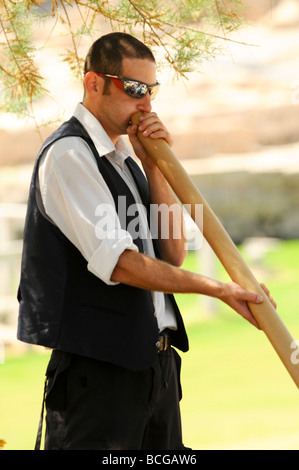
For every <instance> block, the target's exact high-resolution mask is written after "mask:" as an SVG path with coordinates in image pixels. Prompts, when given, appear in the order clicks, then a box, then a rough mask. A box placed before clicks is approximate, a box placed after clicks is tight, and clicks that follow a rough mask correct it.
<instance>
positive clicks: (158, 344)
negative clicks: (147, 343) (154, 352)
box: [156, 341, 161, 349]
mask: <svg viewBox="0 0 299 470" xmlns="http://www.w3.org/2000/svg"><path fill="white" fill-rule="evenodd" d="M160 345H161V343H160V341H157V342H156V348H157V349H159V347H160Z"/></svg>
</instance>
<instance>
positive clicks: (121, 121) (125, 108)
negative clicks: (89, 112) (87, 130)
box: [98, 59, 156, 136]
mask: <svg viewBox="0 0 299 470" xmlns="http://www.w3.org/2000/svg"><path fill="white" fill-rule="evenodd" d="M121 76H123V77H126V78H132V79H133V80H138V81H140V82H144V83H146V84H148V85H153V84H155V83H156V65H155V63H154V62H153V61H151V60H148V59H124V60H123V64H122V73H121ZM102 80H103V79H102ZM151 110H152V105H151V99H150V95H149V93H147V94H146V96H144V97H143V98H141V99H136V98H132V97H131V96H129V95H127V94H126V93H125V92H124V91H123V90H121V89H119V88H118V87H117V86H115V84H114V83H113V82H112V81H111V84H110V88H109V94H108V95H101V96H100V97H99V100H98V113H99V120H100V122H101V123H102V125H103V126H104V128H105V130H106V132H107V133H108V135H109V134H111V135H110V136H112V135H113V136H116V135H118V136H119V135H122V134H126V133H127V127H128V125H129V122H130V119H131V116H132V114H134V113H136V112H138V111H142V112H146V113H149V112H151Z"/></svg>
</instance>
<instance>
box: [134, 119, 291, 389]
mask: <svg viewBox="0 0 299 470" xmlns="http://www.w3.org/2000/svg"><path fill="white" fill-rule="evenodd" d="M141 114H142V113H136V114H134V115H133V116H132V117H131V121H132V123H133V124H137V125H138V124H139V117H140V115H141ZM137 135H138V138H139V140H140V141H141V143H142V144H143V146H144V147H145V149H146V150H147V152H148V153H149V155H150V156H151V158H152V159H153V161H154V162H155V163H156V165H157V166H158V168H159V169H160V171H161V173H162V174H163V175H164V177H165V179H166V180H167V181H168V183H169V185H170V186H171V188H172V189H173V191H174V192H175V193H176V195H177V197H178V198H179V200H180V201H181V203H182V204H186V207H191V211H190V215H191V217H192V218H193V220H194V221H195V223H196V217H195V214H196V211H195V207H196V204H202V205H203V235H204V237H205V239H206V240H207V242H208V243H209V245H210V246H211V248H212V249H213V251H214V253H215V254H216V256H217V257H218V259H219V260H220V262H221V263H222V265H223V267H224V268H225V270H226V271H227V273H228V275H229V276H230V278H231V280H232V281H234V282H235V283H237V284H238V285H239V286H241V287H242V288H243V289H245V290H246V291H248V292H255V293H256V294H259V295H261V296H263V298H264V301H263V302H262V303H261V304H249V308H250V310H251V312H252V314H253V316H254V317H255V319H256V320H257V322H258V324H259V326H260V327H261V329H262V330H263V331H264V333H265V334H266V336H267V337H268V339H269V341H270V342H271V344H272V346H273V348H274V349H275V351H276V352H277V354H278V356H279V357H280V359H281V361H282V363H283V364H284V366H285V368H286V369H287V371H288V372H289V374H290V376H291V377H292V379H293V380H294V382H295V384H296V385H297V387H298V388H299V363H298V364H297V363H294V362H295V361H293V362H292V353H293V352H294V344H295V342H294V339H293V338H292V336H291V334H290V333H289V331H288V330H287V328H286V326H285V325H284V323H283V322H282V320H281V318H280V317H279V315H278V314H277V312H276V310H275V308H274V307H273V305H272V304H271V302H270V300H269V299H268V297H267V296H266V295H265V293H264V291H263V289H262V288H261V286H260V284H259V282H258V281H257V280H256V279H255V277H254V275H253V274H252V272H251V271H250V269H249V267H248V266H247V264H246V263H245V261H244V260H243V258H242V256H241V254H240V252H239V250H238V249H237V247H236V246H235V244H234V242H233V241H232V239H231V238H230V236H229V235H228V233H227V232H226V230H225V229H224V227H223V226H222V224H221V222H220V221H219V219H218V218H217V217H216V215H215V214H214V212H213V210H212V209H211V207H210V206H209V204H208V203H207V201H206V200H205V198H204V197H203V196H202V194H201V193H200V191H199V190H198V188H197V186H195V184H194V183H193V181H192V180H191V178H190V177H189V175H188V174H187V173H186V171H185V169H184V168H183V166H182V165H181V163H180V162H179V161H178V159H177V158H176V156H175V154H174V153H173V151H172V150H171V148H170V147H169V145H168V144H167V142H166V141H165V140H164V139H152V138H150V137H145V136H143V135H142V133H141V132H138V133H137ZM199 228H200V229H202V227H199ZM296 362H297V361H296Z"/></svg>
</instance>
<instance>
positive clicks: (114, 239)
mask: <svg viewBox="0 0 299 470" xmlns="http://www.w3.org/2000/svg"><path fill="white" fill-rule="evenodd" d="M125 250H132V251H138V247H137V245H135V244H134V242H133V239H132V237H131V235H130V234H129V233H128V232H126V231H125V230H113V231H111V232H109V233H107V236H106V237H105V238H104V239H102V240H101V243H100V246H99V248H98V249H97V250H96V251H95V252H94V253H93V255H92V257H91V258H90V260H89V262H88V265H87V268H88V270H89V271H90V272H91V273H92V274H94V275H95V276H97V277H98V278H100V279H101V280H102V281H103V282H105V283H106V284H108V285H111V286H113V285H117V284H119V282H114V281H111V276H112V273H113V270H114V268H115V266H116V264H117V262H118V258H119V257H120V255H121V254H122V253H123V252H124V251H125Z"/></svg>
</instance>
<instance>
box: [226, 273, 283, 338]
mask: <svg viewBox="0 0 299 470" xmlns="http://www.w3.org/2000/svg"><path fill="white" fill-rule="evenodd" d="M261 287H262V289H263V291H264V292H265V294H266V295H267V297H268V298H269V300H270V302H271V303H272V305H273V307H274V308H275V309H276V307H277V305H276V302H275V301H274V300H273V298H272V297H271V295H270V292H269V290H268V289H267V287H266V286H265V285H264V284H261ZM219 298H220V300H222V301H223V302H225V303H226V304H227V305H229V306H230V307H231V308H233V309H234V310H235V311H236V312H237V313H239V314H240V315H241V316H242V317H243V318H245V320H247V321H249V322H250V323H251V324H252V325H254V326H255V327H256V328H258V329H259V330H260V329H261V328H260V326H259V324H258V322H257V321H256V319H255V318H254V316H253V315H252V313H251V311H250V309H249V307H248V302H249V303H253V304H260V303H262V302H263V300H264V299H263V297H261V296H260V295H258V294H253V293H250V292H247V291H245V290H244V289H242V288H241V287H240V286H239V285H238V284H236V283H234V282H229V283H228V284H224V286H223V292H222V294H221V296H220V297H219Z"/></svg>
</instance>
